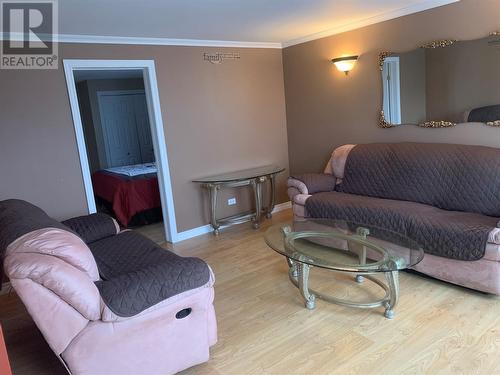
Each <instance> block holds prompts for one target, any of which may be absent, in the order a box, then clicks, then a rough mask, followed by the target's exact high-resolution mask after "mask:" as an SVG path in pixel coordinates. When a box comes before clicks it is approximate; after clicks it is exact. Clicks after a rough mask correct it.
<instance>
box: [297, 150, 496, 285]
mask: <svg viewBox="0 0 500 375" xmlns="http://www.w3.org/2000/svg"><path fill="white" fill-rule="evenodd" d="M402 145H403V146H404V145H405V144H402ZM366 146H368V145H366ZM374 146H375V147H384V146H383V144H382V145H374ZM375 147H374V148H375ZM388 147H391V146H390V145H389V146H388ZM461 147H463V149H462V148H461ZM355 148H356V145H343V146H340V147H338V148H336V149H335V150H334V151H333V153H332V155H331V158H330V160H329V161H328V163H327V165H326V167H325V169H324V172H323V173H322V174H305V175H296V176H291V177H290V178H289V179H288V195H289V197H290V200H291V201H292V205H293V213H294V218H295V220H302V219H304V218H307V217H311V214H310V212H308V209H307V202H308V200H309V199H310V197H311V196H313V195H315V194H320V193H321V194H343V193H337V191H342V189H341V186H342V183H343V180H344V178H345V173H346V165H347V167H349V165H348V160H349V157H350V155H351V152H352V151H353V150H354V149H355ZM408 148H411V150H412V151H411V152H413V153H414V154H412V155H411V156H412V157H413V158H414V159H415V158H416V159H418V158H419V157H423V154H426V155H427V154H428V153H429V152H436V150H438V151H437V152H438V154H439V153H440V152H441V151H440V150H447V149H448V148H449V149H450V150H451V151H450V154H452V153H454V152H455V153H457V154H458V155H460V157H461V158H463V157H464V155H467V158H469V159H468V161H469V162H470V163H471V164H472V167H473V168H476V167H475V164H474V163H476V162H477V169H476V170H475V172H474V176H473V177H467V176H464V177H463V178H465V179H466V180H467V179H469V181H471V180H473V181H472V183H473V184H476V185H477V187H478V189H482V190H480V191H482V192H481V193H479V194H484V195H486V194H489V193H488V191H489V190H490V189H488V187H487V185H485V184H487V183H486V182H485V181H484V180H486V175H488V176H487V177H488V178H492V179H495V178H496V181H497V183H498V181H500V171H499V168H500V167H498V165H499V164H498V159H499V158H500V149H493V148H487V147H479V146H460V145H439V144H437V145H429V144H408ZM465 148H466V149H465ZM443 152H444V151H443ZM419 153H420V156H419ZM372 156H376V153H375V152H373V153H372ZM398 157H399V156H398V155H397V153H394V152H392V151H391V152H389V153H388V154H387V155H386V156H384V158H386V159H390V160H397V159H398ZM475 157H477V161H476V160H474V158H475ZM467 158H466V159H467ZM381 159H382V158H379V159H377V160H381ZM485 159H487V160H488V161H490V162H491V163H492V165H493V166H492V167H488V168H485V169H484V171H481V170H480V164H481V160H485ZM464 160H465V159H464ZM466 162H467V161H462V160H461V161H460V163H461V164H458V166H457V168H461V167H462V165H463V164H465V163H466ZM374 163H376V161H373V160H366V165H367V166H368V167H367V169H369V168H373V164H374ZM416 165H417V167H418V168H417V167H415V165H412V166H411V167H407V168H406V169H405V170H406V171H407V172H408V173H412V171H411V170H412V168H413V169H420V170H425V169H426V166H425V165H421V166H418V163H416ZM495 165H496V167H495ZM356 166H357V167H359V163H358V164H357V165H356ZM350 168H353V166H352V165H351V166H350ZM443 168H444V169H443V170H441V171H440V173H438V175H439V177H438V178H447V176H446V175H447V174H448V175H449V170H450V169H447V166H446V165H445V166H444V167H443ZM450 168H451V167H450ZM387 169H390V165H389V167H388V168H386V172H387V174H388V176H389V174H390V171H387ZM438 169H439V168H438ZM386 172H384V173H386ZM372 177H373V176H372ZM389 177H390V176H389ZM369 178H370V177H369V176H367V179H369ZM453 178H455V176H453ZM483 178H484V180H483ZM415 181H416V182H415V184H418V183H419V180H418V176H417V178H416V179H415ZM458 181H459V180H457V185H458V187H459V188H460V184H459V183H458ZM368 184H369V183H367V185H368ZM428 185H429V186H427V185H426V184H425V183H422V186H420V187H419V188H420V190H422V191H427V192H429V193H431V194H434V193H435V191H434V190H433V186H432V185H433V184H432V183H430V184H428ZM377 188H378V191H377V190H374V189H373V190H372V191H375V192H374V193H373V194H372V195H371V197H374V198H373V199H380V198H384V199H387V198H388V199H391V200H392V201H393V202H394V200H393V199H397V198H392V197H390V196H387V195H385V196H384V192H383V191H382V190H381V189H380V186H377ZM491 190H492V191H493V194H496V196H497V198H500V189H499V188H498V187H494V186H493V187H492V189H491ZM483 192H484V193H483ZM453 193H454V192H451V191H450V198H449V199H450V200H452V199H453V198H454V197H453ZM357 194H360V193H359V192H358V193H357ZM464 194H466V193H465V192H464ZM436 195H437V194H436ZM361 197H362V198H365V199H366V197H365V196H361ZM371 197H370V198H368V199H372V198H371ZM445 198H446V197H445ZM430 199H434V197H431V198H430ZM406 200H407V201H411V199H406ZM493 200H494V199H493ZM498 202H500V199H499V200H498ZM452 203H454V202H452ZM405 204H406V203H405ZM411 204H413V205H416V204H418V203H413V202H411ZM408 205H409V204H408ZM426 207H430V206H426ZM431 208H432V209H434V208H433V207H431ZM435 210H436V211H438V209H437V208H436V209H435ZM458 211H466V210H458ZM447 212H449V211H447ZM461 214H463V212H461ZM489 214H490V216H485V217H486V219H487V220H489V221H491V222H492V223H493V224H492V228H491V231H490V232H489V235H488V236H487V237H488V239H487V243H486V246H485V247H484V256H483V257H482V258H481V259H478V260H473V261H465V260H458V259H452V258H450V257H443V256H438V255H433V254H430V253H428V252H427V251H426V249H425V248H424V251H426V255H425V257H424V259H423V261H422V262H420V263H419V264H417V265H416V266H415V267H414V269H415V270H416V271H418V272H421V273H424V274H427V275H429V276H432V277H435V278H437V279H440V280H444V281H447V282H450V283H453V284H457V285H461V286H465V287H468V288H472V289H476V290H479V291H483V292H487V293H492V294H496V295H500V228H499V226H500V225H499V224H500V223H498V216H500V212H498V213H497V214H494V215H491V212H489ZM474 215H476V217H477V215H478V214H476V213H474ZM314 217H318V216H314ZM471 217H472V216H471ZM338 218H339V219H345V218H340V217H338ZM495 224H496V227H495Z"/></svg>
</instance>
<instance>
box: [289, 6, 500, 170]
mask: <svg viewBox="0 0 500 375" xmlns="http://www.w3.org/2000/svg"><path fill="white" fill-rule="evenodd" d="M499 29H500V0H462V1H460V2H458V3H455V4H451V5H447V6H444V7H440V8H436V9H433V10H429V11H426V12H422V13H417V14H414V15H410V16H406V17H402V18H398V19H394V20H391V21H387V22H384V23H380V24H376V25H373V26H369V27H365V28H362V29H358V30H354V31H351V32H347V33H343V34H339V35H335V36H331V37H327V38H323V39H319V40H315V41H311V42H308V43H304V44H300V45H296V46H292V47H289V48H286V49H285V50H284V51H283V63H284V74H285V93H286V107H287V127H288V145H289V160H290V169H291V172H292V173H301V172H305V171H320V170H322V168H323V167H324V164H325V163H326V162H327V160H328V158H329V155H330V153H331V151H332V149H333V148H334V147H336V146H338V145H341V144H344V143H363V142H399V141H418V142H447V143H468V144H482V145H490V146H496V147H500V129H497V128H491V127H487V126H484V125H477V124H474V125H465V124H464V125H458V126H457V127H455V128H453V129H423V128H419V127H416V126H401V127H397V128H392V129H380V128H378V127H377V123H378V113H379V111H380V109H381V105H382V90H381V82H380V80H381V78H380V71H379V70H378V64H377V58H378V54H379V52H381V51H386V50H392V51H394V52H404V51H410V50H412V49H414V48H415V47H416V46H418V45H420V44H421V43H423V42H428V41H432V40H435V39H446V38H452V39H462V40H466V39H476V38H480V37H483V36H486V35H488V34H489V33H490V32H492V31H494V30H499ZM352 54H359V55H360V59H359V61H358V63H357V65H356V66H355V68H354V70H353V71H352V72H351V73H350V74H349V76H347V77H346V76H345V75H344V74H343V73H341V72H339V71H337V70H336V69H335V67H334V66H333V65H332V64H331V63H330V62H329V60H330V59H331V58H334V57H338V56H342V55H352Z"/></svg>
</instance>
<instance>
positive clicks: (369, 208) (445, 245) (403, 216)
mask: <svg viewBox="0 0 500 375" xmlns="http://www.w3.org/2000/svg"><path fill="white" fill-rule="evenodd" d="M306 209H307V212H308V214H309V215H310V216H311V217H315V218H329V219H338V220H347V221H352V222H357V223H362V224H366V225H373V226H375V227H380V228H385V229H388V230H392V231H394V232H397V233H400V234H404V235H406V236H408V237H409V238H412V239H414V240H415V241H417V242H418V243H419V244H420V245H421V246H422V247H423V249H424V250H425V252H426V253H429V254H433V255H438V256H442V257H447V258H452V259H459V260H478V259H481V258H482V257H483V256H484V253H485V248H486V244H487V242H488V236H489V234H490V232H491V231H492V229H493V228H494V227H495V225H496V222H497V221H498V219H497V218H493V217H489V216H485V215H481V214H476V213H468V212H459V211H447V210H442V209H439V208H436V207H433V206H429V205H425V204H421V203H415V202H406V201H398V200H391V199H380V198H374V197H367V196H360V195H354V194H345V193H341V192H329V193H318V194H315V195H313V196H311V197H310V198H308V199H307V201H306Z"/></svg>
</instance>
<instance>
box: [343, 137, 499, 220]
mask: <svg viewBox="0 0 500 375" xmlns="http://www.w3.org/2000/svg"><path fill="white" fill-rule="evenodd" d="M338 191H342V192H345V193H350V194H358V195H364V196H371V197H379V198H387V199H397V200H404V201H412V202H418V203H424V204H428V205H431V206H435V207H439V208H442V209H445V210H452V211H466V212H476V213H480V214H483V215H489V216H494V217H500V149H497V148H491V147H482V146H465V145H451V144H426V143H396V144H388V143H384V144H364V145H357V146H356V147H354V148H353V149H352V150H351V151H350V153H349V156H348V158H347V162H346V167H345V171H344V179H343V181H342V184H340V185H339V187H338ZM497 221H498V220H497ZM495 226H496V224H495Z"/></svg>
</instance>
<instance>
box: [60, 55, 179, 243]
mask: <svg viewBox="0 0 500 375" xmlns="http://www.w3.org/2000/svg"><path fill="white" fill-rule="evenodd" d="M78 70H142V72H143V79H144V91H145V94H146V102H147V105H148V113H149V123H150V125H151V135H152V138H153V147H154V152H155V158H156V163H157V168H158V185H159V188H160V198H161V207H162V213H163V223H164V226H165V237H166V240H167V241H169V242H172V243H175V242H177V240H178V233H177V223H176V220H175V209H174V198H173V193H172V183H171V179H170V170H169V166H168V157H167V145H166V142H165V135H164V131H163V120H162V115H161V108H160V95H159V93H158V84H157V81H156V70H155V63H154V60H76V59H64V74H65V76H66V85H67V88H68V95H69V102H70V106H71V114H72V116H73V124H74V127H75V133H76V142H77V146H78V154H79V157H80V165H81V168H82V176H83V185H84V188H85V195H86V198H87V206H88V211H89V213H94V212H96V205H95V200H94V190H93V189H92V180H91V178H90V168H89V163H88V158H87V148H86V147H85V137H84V133H83V125H82V118H81V115H80V107H79V105H78V96H77V92H76V83H75V75H74V72H75V71H78Z"/></svg>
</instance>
